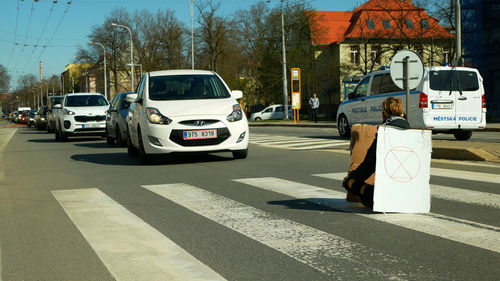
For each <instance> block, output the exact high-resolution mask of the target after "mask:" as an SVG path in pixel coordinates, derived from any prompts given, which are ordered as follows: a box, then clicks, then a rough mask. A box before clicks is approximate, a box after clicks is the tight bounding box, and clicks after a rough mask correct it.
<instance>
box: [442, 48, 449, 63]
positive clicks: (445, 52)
mask: <svg viewBox="0 0 500 281" xmlns="http://www.w3.org/2000/svg"><path fill="white" fill-rule="evenodd" d="M443 62H448V63H449V62H450V49H448V48H444V49H443Z"/></svg>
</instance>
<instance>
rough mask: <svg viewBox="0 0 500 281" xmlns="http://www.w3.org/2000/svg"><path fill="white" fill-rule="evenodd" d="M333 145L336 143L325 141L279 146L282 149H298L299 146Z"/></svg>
mask: <svg viewBox="0 0 500 281" xmlns="http://www.w3.org/2000/svg"><path fill="white" fill-rule="evenodd" d="M333 143H336V142H333V141H331V140H326V141H320V140H309V141H303V142H301V143H296V144H285V145H281V146H283V147H299V146H311V145H321V144H333Z"/></svg>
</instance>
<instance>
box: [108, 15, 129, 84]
mask: <svg viewBox="0 0 500 281" xmlns="http://www.w3.org/2000/svg"><path fill="white" fill-rule="evenodd" d="M111 26H118V27H121V28H125V29H127V30H128V32H129V34H130V91H131V92H133V91H134V45H133V43H132V30H130V28H128V27H127V26H125V25H121V24H116V23H112V24H111Z"/></svg>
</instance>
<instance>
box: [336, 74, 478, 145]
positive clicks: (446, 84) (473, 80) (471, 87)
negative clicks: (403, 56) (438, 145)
mask: <svg viewBox="0 0 500 281" xmlns="http://www.w3.org/2000/svg"><path fill="white" fill-rule="evenodd" d="M387 97H398V98H399V99H401V100H402V101H403V104H404V105H405V106H406V92H405V91H403V90H401V89H399V88H398V87H397V86H396V85H395V84H394V82H392V79H391V76H390V71H389V70H380V71H374V72H372V73H369V74H367V75H366V76H365V77H363V79H361V81H360V82H359V83H358V85H357V86H356V88H355V89H354V91H353V92H351V93H350V94H349V96H348V99H347V100H346V101H344V102H343V103H342V104H340V106H339V109H338V111H337V125H338V130H339V134H340V135H341V136H344V137H348V136H349V135H350V130H351V126H352V125H353V124H357V123H361V124H380V123H382V102H383V101H384V99H386V98H387ZM405 111H406V109H405ZM408 122H409V123H410V126H411V128H414V129H420V128H424V129H430V130H432V131H433V132H434V133H452V134H453V135H454V136H455V138H456V139H457V140H467V139H469V138H470V137H471V135H472V131H473V130H479V129H484V128H485V127H486V103H485V99H484V87H483V78H482V77H481V75H480V74H479V71H478V70H477V69H474V68H469V67H449V66H432V67H425V68H424V77H423V79H422V81H421V82H420V84H419V85H418V86H417V88H416V89H413V90H412V91H411V92H410V113H409V120H408Z"/></svg>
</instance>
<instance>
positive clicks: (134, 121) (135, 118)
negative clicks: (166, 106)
mask: <svg viewBox="0 0 500 281" xmlns="http://www.w3.org/2000/svg"><path fill="white" fill-rule="evenodd" d="M146 77H147V74H145V75H144V76H143V77H142V79H141V82H140V83H139V86H138V87H137V100H136V102H134V103H133V104H131V105H130V108H129V113H128V114H129V115H128V117H127V118H128V120H129V122H128V126H129V137H130V141H131V142H132V144H133V145H134V146H135V147H139V138H138V131H137V129H138V127H139V123H140V122H141V120H140V119H141V114H142V112H144V109H143V105H144V87H145V84H146V80H147V78H146ZM144 115H145V113H144Z"/></svg>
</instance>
